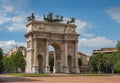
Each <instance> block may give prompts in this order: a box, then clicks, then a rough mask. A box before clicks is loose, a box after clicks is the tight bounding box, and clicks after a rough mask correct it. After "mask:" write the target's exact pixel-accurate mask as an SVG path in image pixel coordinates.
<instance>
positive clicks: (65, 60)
mask: <svg viewBox="0 0 120 83" xmlns="http://www.w3.org/2000/svg"><path fill="white" fill-rule="evenodd" d="M63 72H64V73H69V67H68V49H67V41H65V42H64V66H63Z"/></svg>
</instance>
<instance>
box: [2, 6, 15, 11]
mask: <svg viewBox="0 0 120 83" xmlns="http://www.w3.org/2000/svg"><path fill="white" fill-rule="evenodd" d="M2 8H3V10H4V11H5V12H13V10H14V8H13V6H12V5H3V6H2Z"/></svg>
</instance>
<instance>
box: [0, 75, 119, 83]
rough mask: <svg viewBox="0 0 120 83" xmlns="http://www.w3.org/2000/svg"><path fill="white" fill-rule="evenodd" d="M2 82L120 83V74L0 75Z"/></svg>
mask: <svg viewBox="0 0 120 83" xmlns="http://www.w3.org/2000/svg"><path fill="white" fill-rule="evenodd" d="M0 83H120V76H74V77H67V76H63V77H10V76H3V75H0Z"/></svg>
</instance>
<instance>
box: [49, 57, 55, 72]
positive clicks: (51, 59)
mask: <svg viewBox="0 0 120 83" xmlns="http://www.w3.org/2000/svg"><path fill="white" fill-rule="evenodd" d="M49 65H50V71H51V72H53V66H54V56H53V55H49Z"/></svg>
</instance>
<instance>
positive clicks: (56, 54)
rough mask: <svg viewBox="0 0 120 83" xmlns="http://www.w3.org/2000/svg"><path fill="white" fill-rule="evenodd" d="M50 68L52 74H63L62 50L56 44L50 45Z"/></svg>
mask: <svg viewBox="0 0 120 83" xmlns="http://www.w3.org/2000/svg"><path fill="white" fill-rule="evenodd" d="M52 60H53V61H52ZM49 66H50V71H51V73H61V48H60V46H59V45H58V44H56V43H50V45H49Z"/></svg>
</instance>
